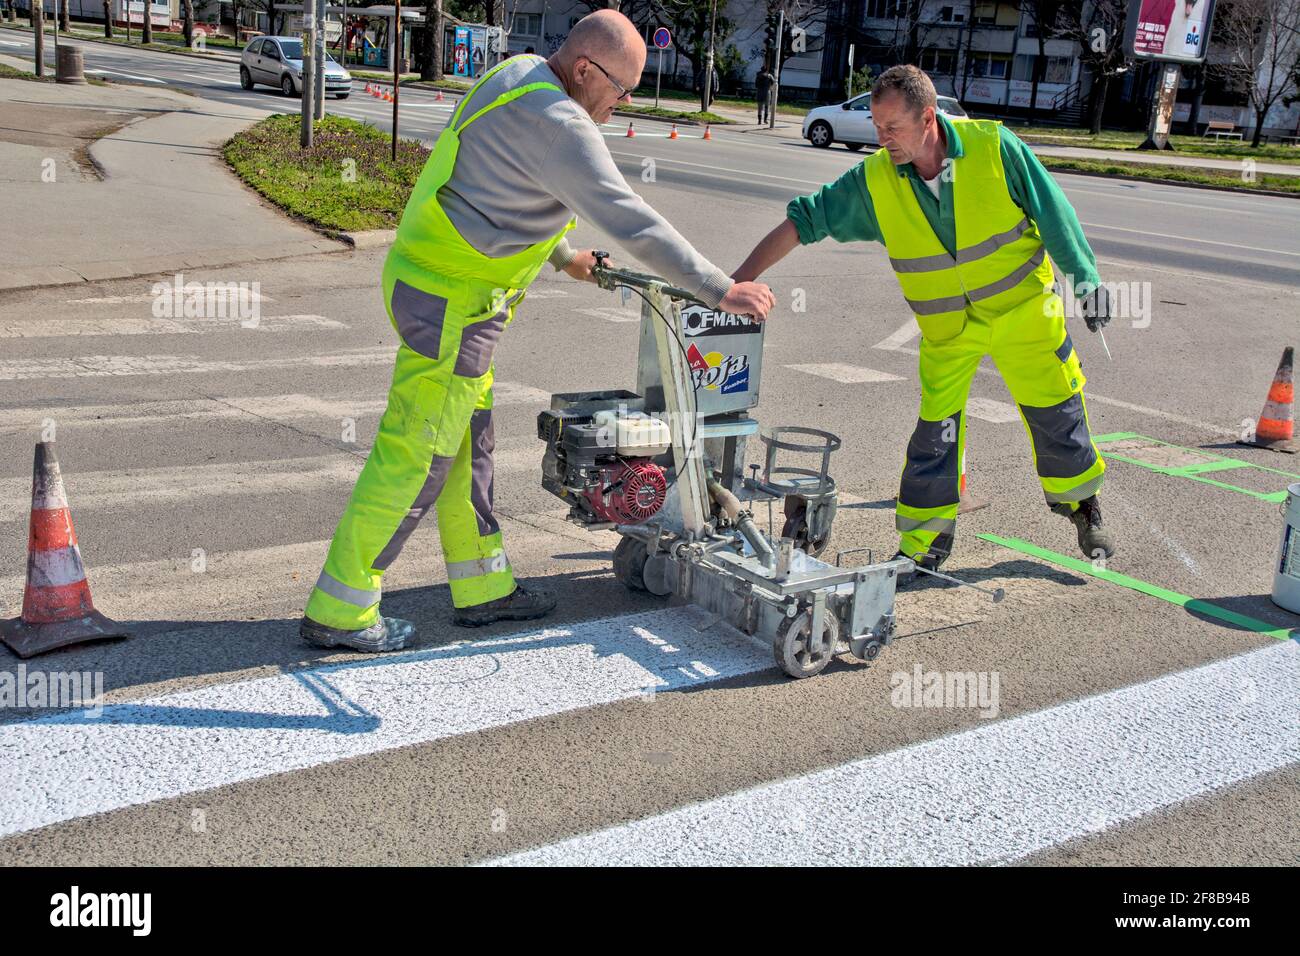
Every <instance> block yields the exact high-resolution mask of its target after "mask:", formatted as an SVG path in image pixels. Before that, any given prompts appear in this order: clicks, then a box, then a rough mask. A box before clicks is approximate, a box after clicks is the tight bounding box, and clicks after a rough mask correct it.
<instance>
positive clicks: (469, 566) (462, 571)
mask: <svg viewBox="0 0 1300 956" xmlns="http://www.w3.org/2000/svg"><path fill="white" fill-rule="evenodd" d="M509 570H510V559H509V558H507V557H506V553H505V552H504V551H498V552H497V553H496V554H495V555H493V556H492V557H490V558H470V559H469V560H468V561H448V562H447V580H448V581H464V580H466V579H467V578H481V577H486V576H487V575H489V574H496V573H498V572H501V571H509Z"/></svg>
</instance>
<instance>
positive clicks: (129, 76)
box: [84, 70, 165, 83]
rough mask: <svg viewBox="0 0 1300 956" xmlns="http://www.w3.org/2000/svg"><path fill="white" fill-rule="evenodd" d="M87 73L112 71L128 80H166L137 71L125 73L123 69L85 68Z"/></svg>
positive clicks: (158, 81) (157, 81) (150, 81)
mask: <svg viewBox="0 0 1300 956" xmlns="http://www.w3.org/2000/svg"><path fill="white" fill-rule="evenodd" d="M84 72H86V73H95V74H98V73H112V74H113V75H114V76H125V77H126V78H127V79H128V80H143V81H144V82H146V83H163V82H165V81H164V80H159V79H155V78H154V77H152V76H140V75H138V74H135V73H123V72H122V71H121V70H85V71H84Z"/></svg>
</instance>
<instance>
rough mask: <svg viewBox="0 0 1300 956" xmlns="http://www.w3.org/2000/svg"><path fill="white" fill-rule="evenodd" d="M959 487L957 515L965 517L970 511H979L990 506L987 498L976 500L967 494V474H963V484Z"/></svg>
mask: <svg viewBox="0 0 1300 956" xmlns="http://www.w3.org/2000/svg"><path fill="white" fill-rule="evenodd" d="M957 487H958V489H959V491H958V495H959V498H958V504H957V514H959V515H964V514H966V513H967V512H969V511H979V510H980V509H981V508H987V507H988V506H989V502H988V499H987V498H976V497H974V496H973V495H967V494H966V472H964V471H963V472H962V473H961V483H960V484H959V485H958V486H957Z"/></svg>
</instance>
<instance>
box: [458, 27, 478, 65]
mask: <svg viewBox="0 0 1300 956" xmlns="http://www.w3.org/2000/svg"><path fill="white" fill-rule="evenodd" d="M479 55H480V57H481V56H482V54H481V53H480V54H479ZM451 62H452V73H453V74H454V75H456V76H473V75H474V38H473V35H472V34H471V33H470V29H469V27H456V33H455V46H454V47H453V48H452V52H451Z"/></svg>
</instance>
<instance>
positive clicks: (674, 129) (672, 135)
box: [668, 123, 677, 139]
mask: <svg viewBox="0 0 1300 956" xmlns="http://www.w3.org/2000/svg"><path fill="white" fill-rule="evenodd" d="M668 138H669V139H676V138H677V124H676V123H674V124H673V129H672V132H671V133H669V134H668Z"/></svg>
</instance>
